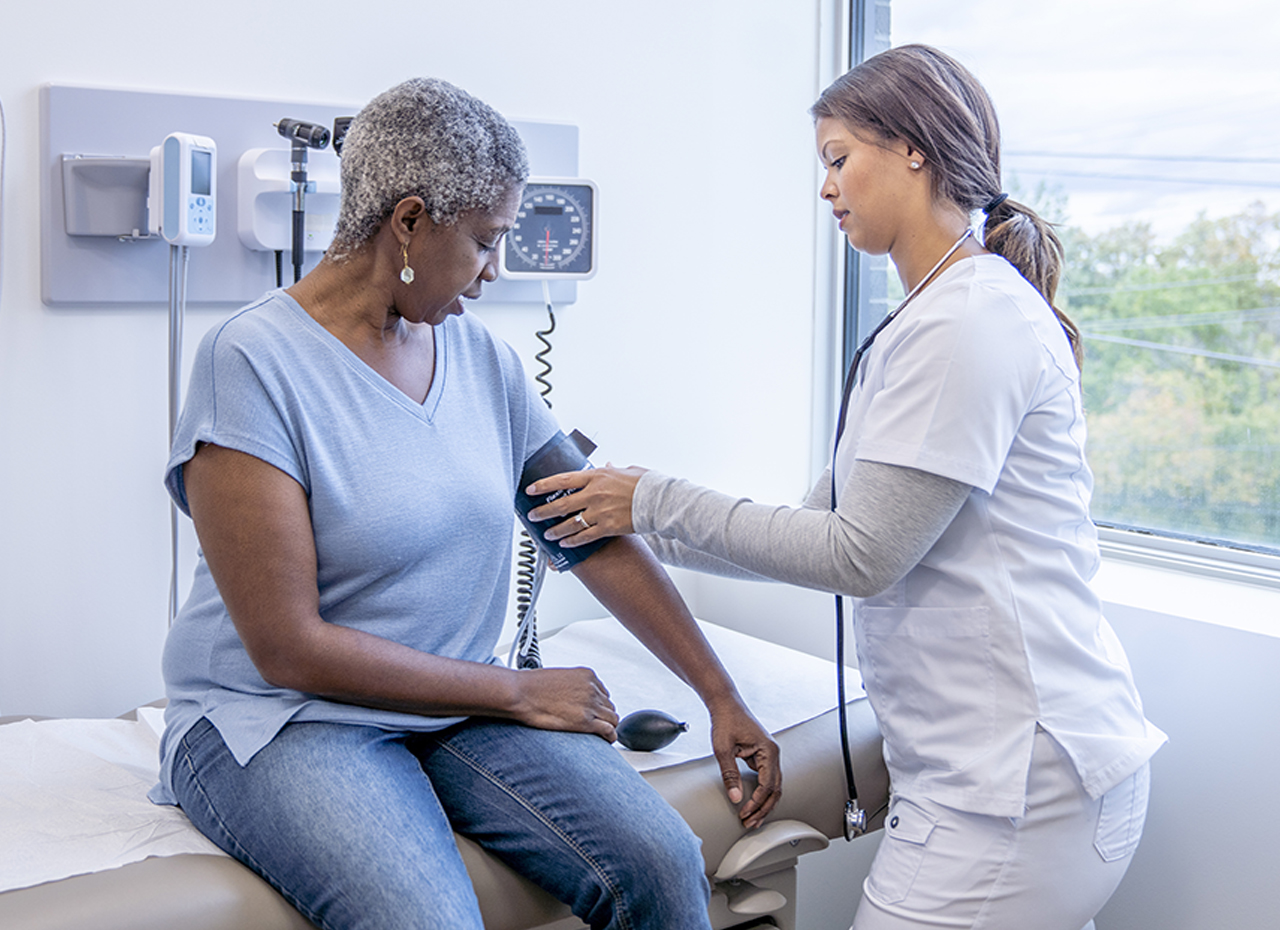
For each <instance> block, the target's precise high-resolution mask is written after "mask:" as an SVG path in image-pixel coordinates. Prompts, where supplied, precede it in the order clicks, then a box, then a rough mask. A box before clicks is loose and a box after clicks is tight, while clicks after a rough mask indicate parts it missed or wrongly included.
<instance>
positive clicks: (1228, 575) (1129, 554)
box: [831, 0, 1280, 590]
mask: <svg viewBox="0 0 1280 930" xmlns="http://www.w3.org/2000/svg"><path fill="white" fill-rule="evenodd" d="M892 2H893V0H848V6H847V8H846V9H845V15H846V16H847V21H846V22H847V26H848V30H847V33H846V35H847V51H848V54H847V56H845V57H846V62H845V67H846V68H851V67H853V66H854V65H856V64H859V63H860V62H862V61H863V60H865V59H866V58H868V57H870V56H872V55H875V54H876V53H878V52H881V51H883V50H885V49H887V48H889V47H890V45H891V44H892V43H891V30H890V18H891V16H890V14H891V4H892ZM843 251H844V256H843V257H844V261H843V269H842V270H841V271H840V273H839V278H840V282H839V284H840V287H841V289H842V290H841V292H840V307H841V312H840V321H839V323H840V325H839V333H840V337H839V338H840V362H839V366H838V371H837V374H838V378H837V380H836V390H837V392H838V391H839V389H840V386H841V385H843V383H844V378H845V375H846V374H847V372H848V370H849V365H850V363H851V362H852V360H853V354H854V352H855V351H857V348H858V344H859V343H860V342H861V340H862V338H863V334H864V333H868V332H870V331H871V330H872V329H874V328H875V325H876V324H877V323H878V322H879V321H880V320H881V319H882V318H883V317H884V315H885V314H886V313H888V312H889V310H890V307H889V297H888V273H889V267H888V266H889V260H888V258H887V257H885V256H868V255H863V254H862V253H860V252H854V251H853V250H852V249H850V248H849V247H848V246H847V245H845V246H844V249H843ZM831 426H832V428H834V422H833V423H832V424H831ZM1094 524H1095V526H1096V527H1097V530H1098V543H1099V549H1100V550H1101V552H1102V554H1103V556H1104V557H1106V558H1109V559H1115V560H1118V561H1124V562H1130V563H1137V564H1142V565H1147V566H1151V567H1156V568H1163V569H1168V570H1173V571H1180V572H1185V573H1190V574H1196V575H1202V576H1207V577H1212V578H1216V579H1219V580H1226V581H1234V582H1243V583H1247V584H1252V585H1261V586H1263V587H1266V588H1271V589H1275V590H1280V553H1277V552H1276V550H1271V549H1268V548H1266V547H1254V546H1249V545H1246V544H1243V543H1234V542H1232V541H1230V540H1218V539H1207V538H1202V537H1193V536H1189V535H1187V536H1184V535H1178V534H1174V533H1171V532H1168V531H1162V530H1157V529H1151V528H1147V527H1139V526H1123V525H1119V524H1113V523H1108V522H1105V521H1103V522H1099V521H1097V520H1095V521H1094Z"/></svg>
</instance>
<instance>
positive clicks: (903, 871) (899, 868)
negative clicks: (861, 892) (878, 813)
mask: <svg viewBox="0 0 1280 930" xmlns="http://www.w3.org/2000/svg"><path fill="white" fill-rule="evenodd" d="M937 824H938V821H937V820H936V819H935V818H934V817H932V816H931V815H930V814H928V813H927V812H926V811H925V810H924V808H922V807H919V806H917V805H916V804H913V803H912V802H911V801H908V800H907V799H905V798H896V799H894V802H893V805H892V806H891V807H890V808H889V815H888V817H887V818H886V820H885V823H884V833H885V836H884V839H883V840H882V841H881V843H880V849H879V850H878V851H877V852H876V859H875V862H874V863H873V865H872V866H871V873H870V874H869V875H868V876H867V884H866V888H865V891H866V893H867V896H868V897H871V898H874V899H875V900H876V901H878V902H879V903H881V904H897V903H898V902H900V901H902V900H903V899H904V898H906V896H907V895H908V894H910V893H911V886H912V885H913V884H915V880H916V875H917V874H919V872H920V864H921V863H922V862H923V861H924V854H925V849H926V844H927V843H928V841H929V836H930V835H931V834H932V833H933V829H934V827H936V826H937Z"/></svg>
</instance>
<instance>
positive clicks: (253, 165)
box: [40, 84, 578, 307]
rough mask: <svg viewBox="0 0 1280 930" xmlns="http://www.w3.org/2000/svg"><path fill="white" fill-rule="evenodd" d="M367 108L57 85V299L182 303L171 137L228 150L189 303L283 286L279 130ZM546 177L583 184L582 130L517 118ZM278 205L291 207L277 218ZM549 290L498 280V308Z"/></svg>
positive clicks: (52, 242)
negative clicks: (163, 149)
mask: <svg viewBox="0 0 1280 930" xmlns="http://www.w3.org/2000/svg"><path fill="white" fill-rule="evenodd" d="M358 109H359V105H358V104H351V105H348V106H328V105H320V104H314V103H298V102H289V101H273V100H252V99H237V98H226V97H200V96H193V95H184V94H163V93H149V92H145V91H129V90H113V89H105V88H90V87H72V86H67V85H53V84H50V85H46V86H44V87H42V88H41V92H40V118H41V133H40V159H41V161H40V164H41V181H40V195H41V207H42V209H41V249H40V271H41V296H42V298H43V300H44V302H45V303H46V304H49V305H51V306H67V307H72V306H74V307H97V306H102V307H111V306H113V305H122V304H148V303H156V304H163V303H167V301H168V293H169V291H168V288H169V276H168V275H169V272H168V259H169V249H168V246H167V244H166V243H165V242H164V240H162V239H160V238H158V237H149V236H147V227H146V215H147V214H146V209H147V208H146V197H147V180H148V170H149V162H148V158H149V155H150V152H151V149H152V148H153V147H154V146H156V145H159V144H160V143H161V141H162V140H163V139H164V138H165V136H167V135H168V134H169V133H171V132H175V131H179V132H190V133H197V134H199V135H202V136H208V137H210V138H212V139H213V140H214V141H215V142H216V143H217V146H218V183H217V191H218V194H217V196H218V204H217V209H218V216H219V223H218V227H219V232H218V237H217V239H216V240H214V242H213V243H212V244H211V245H209V246H208V247H206V248H203V249H200V250H198V251H197V252H194V253H193V254H192V257H191V261H190V266H189V273H188V282H187V300H188V302H189V303H230V304H240V303H245V302H247V301H250V300H253V299H255V298H257V297H258V296H260V295H261V294H262V293H263V292H264V291H266V290H268V289H269V288H272V287H274V286H275V282H276V264H275V256H274V254H273V250H274V249H275V248H277V247H281V246H283V248H284V249H285V251H286V254H285V257H284V264H285V266H286V275H287V277H286V283H289V281H291V280H292V273H291V269H290V268H289V255H288V254H287V253H288V245H289V241H288V239H282V232H281V231H282V230H288V229H289V228H290V215H289V212H288V211H289V210H290V209H291V207H290V203H291V197H290V195H289V142H288V140H286V139H283V138H281V137H280V136H279V135H278V134H277V133H276V130H275V123H277V122H278V121H279V120H281V119H284V118H289V119H299V120H306V121H309V122H314V123H319V124H320V125H323V126H332V125H333V120H334V118H335V117H340V116H352V115H354V114H355V113H356V112H357V111H358ZM512 124H513V125H514V126H515V127H516V129H517V130H518V131H519V132H520V135H521V137H522V138H523V139H524V141H525V145H526V147H527V148H528V151H529V161H530V166H531V168H532V171H533V173H534V174H536V175H550V176H556V177H574V176H576V175H577V172H578V129H577V127H576V126H573V125H571V124H566V123H547V122H528V121H520V120H512ZM337 178H338V156H337V155H335V154H334V152H333V150H332V148H326V149H320V150H314V149H313V150H310V151H309V152H308V179H309V181H312V180H314V182H315V184H314V193H312V194H308V199H309V201H310V206H313V207H314V210H312V209H308V218H307V239H308V243H307V245H306V249H305V252H306V261H305V264H304V269H306V270H309V269H310V268H312V267H314V265H315V264H316V262H317V261H319V259H320V255H321V253H322V250H323V248H324V246H325V245H327V243H328V239H329V237H330V235H331V234H332V229H333V222H334V220H336V218H337V198H338V184H337ZM274 211H284V212H283V213H282V215H280V216H278V217H277V216H275V215H274ZM551 296H552V299H553V300H554V301H555V302H556V303H558V304H567V303H573V302H574V300H575V298H576V296H577V288H576V283H575V282H573V281H553V282H551ZM542 299H543V296H542V287H541V284H540V282H531V281H508V280H498V281H495V282H493V283H491V284H489V285H487V286H486V287H485V297H484V298H483V300H484V302H487V303H510V302H530V303H538V304H541V303H542Z"/></svg>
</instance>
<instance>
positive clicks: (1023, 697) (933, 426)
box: [835, 255, 1165, 817]
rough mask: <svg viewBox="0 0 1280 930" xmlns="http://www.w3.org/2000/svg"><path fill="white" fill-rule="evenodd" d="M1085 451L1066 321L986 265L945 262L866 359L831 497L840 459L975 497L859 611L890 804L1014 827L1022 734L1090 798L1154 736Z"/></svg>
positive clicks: (988, 261) (1024, 766) (1000, 268)
mask: <svg viewBox="0 0 1280 930" xmlns="http://www.w3.org/2000/svg"><path fill="white" fill-rule="evenodd" d="M1084 445H1085V423H1084V412H1083V408H1082V405H1081V399H1080V381H1079V372H1078V371H1077V370H1076V366H1075V362H1074V360H1073V359H1072V356H1071V349H1070V345H1069V343H1068V342H1067V339H1066V336H1065V334H1064V333H1063V331H1062V327H1061V325H1060V324H1059V323H1058V321H1057V319H1056V317H1055V316H1054V315H1053V311H1052V310H1051V309H1050V308H1049V306H1048V305H1047V304H1046V303H1045V302H1044V300H1043V299H1042V298H1041V297H1040V295H1039V294H1038V293H1037V292H1036V291H1035V290H1034V289H1033V288H1032V287H1031V285H1030V284H1028V283H1027V281H1026V280H1025V279H1024V278H1023V277H1022V276H1021V275H1020V274H1018V272H1017V271H1016V270H1015V269H1014V268H1013V267H1012V266H1011V265H1009V263H1008V262H1006V261H1005V260H1004V259H1003V258H1001V257H999V256H996V255H982V256H978V257H976V258H969V259H964V260H962V261H960V262H957V263H956V264H955V265H952V266H951V267H950V268H948V269H947V270H946V271H944V272H943V273H942V274H941V275H939V276H938V277H937V278H936V279H935V280H934V281H933V283H932V284H930V285H929V286H928V287H926V288H925V289H924V290H923V291H922V292H921V293H920V295H919V296H918V297H917V298H916V299H915V300H913V301H912V302H911V303H910V304H908V305H907V307H906V308H905V309H904V310H903V311H902V313H901V315H900V316H899V317H898V319H897V320H895V321H894V322H893V323H891V324H890V325H889V326H887V327H886V328H885V329H884V331H883V332H881V333H880V335H879V336H878V337H877V338H876V341H875V342H874V343H873V345H872V347H871V348H870V350H869V351H868V352H867V353H866V356H865V357H864V359H863V361H862V368H861V370H860V372H859V376H858V383H857V384H856V385H855V387H854V389H853V393H852V395H851V397H850V404H849V413H848V421H847V425H846V428H845V432H844V435H843V437H842V439H841V442H840V447H839V452H838V455H837V458H836V475H835V478H836V487H843V486H844V481H845V478H846V477H847V475H848V473H849V469H850V468H851V467H852V461H853V459H854V458H859V459H866V460H870V461H876V462H883V463H886V464H890V465H902V466H907V467H910V468H917V469H920V470H922V471H927V472H931V473H934V474H938V475H942V476H944V477H947V478H952V479H955V480H957V481H962V482H964V483H966V484H969V485H972V486H973V490H972V492H971V493H970V494H969V497H968V498H967V500H966V501H965V503H964V504H963V506H962V507H961V509H960V512H959V514H958V515H957V516H956V518H955V520H954V521H953V522H952V523H951V525H950V526H949V527H948V528H947V529H946V531H945V532H944V533H943V534H942V536H941V537H940V538H939V539H938V541H937V543H936V544H935V545H934V546H933V548H932V549H931V550H930V551H929V552H928V554H927V555H926V556H925V557H924V559H922V560H921V562H920V563H919V564H918V565H916V567H914V568H913V569H912V570H911V571H910V572H908V573H907V575H906V576H905V577H904V578H903V579H902V580H901V581H899V582H898V583H897V584H895V585H893V586H892V587H890V588H889V589H888V590H886V591H884V592H883V593H881V594H879V595H877V596H875V597H870V598H864V599H859V600H858V602H857V605H856V622H855V631H856V641H857V649H858V657H859V664H860V666H861V670H862V675H863V679H864V682H865V684H866V689H867V694H868V697H869V698H870V699H871V702H872V706H873V707H874V708H875V711H876V716H877V718H878V719H879V722H880V726H881V730H882V732H883V733H884V738H885V757H886V761H887V763H888V765H889V770H890V772H891V774H892V778H893V785H894V790H895V792H897V793H899V794H903V795H906V796H910V795H912V794H913V793H921V794H926V795H928V796H929V797H932V798H933V799H934V800H936V801H938V802H939V803H942V804H946V805H948V806H951V807H955V808H957V809H960V810H965V811H971V812H974V813H982V814H990V815H995V816H1009V817H1016V816H1020V815H1021V814H1022V813H1023V806H1024V802H1025V796H1026V780H1027V772H1028V769H1029V766H1030V759H1031V749H1032V741H1033V738H1034V735H1035V730H1036V726H1037V725H1039V726H1042V727H1043V728H1044V729H1045V730H1046V731H1048V733H1049V734H1050V735H1051V736H1053V737H1054V739H1055V740H1056V741H1057V742H1058V743H1059V744H1060V745H1061V746H1062V747H1063V749H1064V750H1065V751H1066V752H1067V754H1068V755H1069V756H1070V758H1071V760H1072V762H1073V763H1074V765H1075V768H1076V771H1077V772H1078V774H1079V775H1080V779H1081V781H1082V783H1083V785H1084V787H1085V789H1086V790H1087V791H1088V792H1089V794H1090V795H1092V796H1094V797H1098V796H1100V795H1102V794H1104V793H1105V792H1106V791H1107V790H1108V789H1110V788H1111V787H1113V786H1115V785H1116V784H1118V783H1119V782H1121V781H1123V780H1124V779H1125V778H1126V777H1127V776H1129V775H1130V774H1132V773H1133V772H1134V771H1135V770H1137V769H1138V767H1140V766H1141V765H1142V764H1143V763H1144V762H1145V761H1146V760H1147V759H1149V758H1150V757H1151V755H1152V754H1153V753H1155V751H1156V750H1157V749H1158V748H1159V747H1160V745H1161V744H1162V743H1163V742H1164V741H1165V735H1164V734H1163V733H1161V732H1160V730H1159V729H1157V728H1156V727H1154V726H1153V725H1152V724H1150V723H1149V722H1147V721H1146V720H1145V718H1144V717H1143V713H1142V704H1141V701H1140V699H1139V697H1138V693H1137V690H1136V689H1135V687H1134V684H1133V677H1132V674H1131V673H1130V670H1129V664H1128V660H1127V659H1126V657H1125V655H1124V651H1123V649H1122V648H1121V646H1120V643H1119V641H1118V640H1117V639H1116V636H1115V634H1114V632H1113V631H1112V629H1111V627H1110V625H1109V624H1108V623H1107V621H1106V620H1105V619H1104V618H1103V616H1102V609H1101V604H1100V602H1099V600H1098V598H1097V596H1096V595H1095V594H1094V593H1093V591H1092V589H1091V588H1090V586H1089V580H1090V579H1091V578H1092V577H1093V575H1094V573H1095V572H1096V571H1097V567H1098V560H1099V556H1098V545H1097V533H1096V530H1095V527H1094V525H1093V522H1092V520H1091V519H1090V516H1089V498H1090V494H1091V492H1092V488H1093V477H1092V473H1091V472H1090V470H1089V466H1088V464H1087V463H1086V461H1085V455H1084Z"/></svg>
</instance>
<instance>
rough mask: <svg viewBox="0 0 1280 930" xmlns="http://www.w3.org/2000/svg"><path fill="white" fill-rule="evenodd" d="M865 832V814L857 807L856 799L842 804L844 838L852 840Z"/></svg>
mask: <svg viewBox="0 0 1280 930" xmlns="http://www.w3.org/2000/svg"><path fill="white" fill-rule="evenodd" d="M866 832H867V812H866V811H864V810H863V809H862V808H861V807H859V806H858V801H857V799H856V798H855V799H853V800H851V801H845V802H844V838H845V839H846V840H852V839H853V838H854V837H858V836H862V834H864V833H866Z"/></svg>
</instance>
